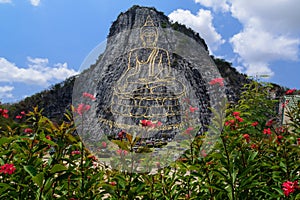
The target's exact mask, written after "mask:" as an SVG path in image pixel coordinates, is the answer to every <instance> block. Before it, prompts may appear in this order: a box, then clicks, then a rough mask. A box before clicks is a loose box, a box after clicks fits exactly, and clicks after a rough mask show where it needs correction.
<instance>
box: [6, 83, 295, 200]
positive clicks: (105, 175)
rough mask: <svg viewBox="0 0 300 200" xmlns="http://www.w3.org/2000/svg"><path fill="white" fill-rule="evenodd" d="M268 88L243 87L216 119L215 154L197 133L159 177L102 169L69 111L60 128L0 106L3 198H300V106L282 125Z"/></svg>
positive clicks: (39, 115)
mask: <svg viewBox="0 0 300 200" xmlns="http://www.w3.org/2000/svg"><path fill="white" fill-rule="evenodd" d="M220 87H222V86H221V85H220ZM270 89H271V88H270V87H269V85H267V84H262V83H257V82H252V83H250V84H248V85H245V87H244V92H243V93H242V95H241V98H240V100H239V102H238V104H235V105H228V106H227V108H226V112H225V113H226V116H222V115H223V114H222V113H216V115H215V116H216V117H215V118H214V119H213V123H212V124H213V125H212V127H211V130H213V131H214V132H215V133H216V135H220V136H219V137H217V138H213V139H214V140H216V141H217V142H216V143H215V145H214V148H213V150H212V151H211V152H205V151H204V150H200V149H201V146H202V143H203V139H204V138H205V134H204V135H202V136H198V137H197V138H195V139H194V141H193V143H192V144H191V146H190V150H188V151H186V153H185V154H184V155H182V157H181V158H180V159H178V160H177V161H176V162H174V163H172V164H171V166H169V167H165V168H159V167H160V163H157V167H158V168H159V170H158V173H156V174H146V173H144V174H135V173H132V174H131V173H127V172H120V171H116V170H111V169H109V168H108V167H105V166H102V165H101V164H99V163H98V162H97V158H96V157H95V156H93V155H92V154H91V153H90V152H89V150H88V149H86V148H85V147H84V146H83V145H82V142H81V140H80V138H79V137H78V136H77V134H76V128H75V127H74V123H73V120H72V117H71V114H70V113H68V112H67V113H66V114H65V116H66V118H67V119H68V120H66V121H64V122H63V123H61V124H55V123H53V122H51V121H50V120H49V119H48V118H46V117H44V116H43V115H42V110H39V109H38V108H34V110H33V111H32V112H27V111H24V112H22V113H19V114H18V115H17V116H9V110H7V109H5V108H2V107H1V108H0V113H1V116H0V120H1V123H0V124H1V136H0V199H22V200H23V199H30V200H32V199H68V200H71V199H72V200H75V199H129V200H132V199H170V200H174V199H262V200H264V199H300V192H299V191H300V187H299V184H298V180H299V173H300V159H299V158H300V157H299V155H300V148H299V147H300V146H299V145H300V135H299V134H300V105H299V104H298V106H296V107H293V108H290V109H289V111H288V115H289V117H290V119H291V121H290V122H289V124H286V125H281V124H280V122H279V120H278V117H277V116H276V105H278V102H277V101H275V100H273V99H272V98H271V97H270V95H269V92H268V91H269V90H270ZM220 103H225V102H220ZM282 106H286V105H285V104H283V105H282ZM73 109H75V108H73ZM77 109H78V108H77ZM84 109H88V107H84ZM81 112H83V110H81ZM213 112H214V111H213ZM9 119H14V121H15V122H12V120H9ZM223 119H224V120H223ZM16 122H18V123H16ZM192 130H193V127H190V130H189V131H192ZM186 133H187V134H189V132H188V131H187V132H186ZM122 137H123V136H122ZM124 137H126V136H124ZM128 137H129V136H128ZM108 145H109V144H107V143H106V142H102V147H101V148H104V149H105V148H108ZM125 152H126V151H125V150H122V149H120V151H119V155H120V156H126V153H125Z"/></svg>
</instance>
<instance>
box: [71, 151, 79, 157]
mask: <svg viewBox="0 0 300 200" xmlns="http://www.w3.org/2000/svg"><path fill="white" fill-rule="evenodd" d="M71 154H72V156H74V155H80V154H81V153H80V151H78V150H75V151H72V152H71Z"/></svg>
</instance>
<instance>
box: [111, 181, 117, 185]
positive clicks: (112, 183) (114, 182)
mask: <svg viewBox="0 0 300 200" xmlns="http://www.w3.org/2000/svg"><path fill="white" fill-rule="evenodd" d="M109 184H110V185H111V186H116V185H117V182H116V181H112V182H109Z"/></svg>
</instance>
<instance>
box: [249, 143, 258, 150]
mask: <svg viewBox="0 0 300 200" xmlns="http://www.w3.org/2000/svg"><path fill="white" fill-rule="evenodd" d="M250 147H251V149H257V148H258V146H257V145H256V144H251V146H250Z"/></svg>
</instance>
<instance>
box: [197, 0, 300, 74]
mask: <svg viewBox="0 0 300 200" xmlns="http://www.w3.org/2000/svg"><path fill="white" fill-rule="evenodd" d="M195 2H198V3H200V4H202V5H203V6H206V7H210V8H212V9H213V10H214V11H216V10H220V9H221V10H222V11H226V10H227V11H228V12H230V13H231V15H232V16H233V17H234V18H236V19H237V20H238V21H239V22H240V23H241V24H242V26H243V29H242V30H241V31H240V32H239V33H237V34H235V35H233V36H232V38H231V39H230V43H231V44H232V47H233V50H234V52H235V53H237V54H238V55H239V57H240V60H241V63H240V64H243V65H244V66H245V67H246V68H247V69H246V72H248V73H252V74H249V75H256V74H253V73H258V72H260V73H268V74H269V75H273V72H272V70H271V69H270V66H269V64H270V63H271V62H273V61H277V60H297V59H298V55H299V45H300V23H299V19H300V12H299V10H300V4H299V0H272V2H271V3H270V1H269V0H251V1H241V0H222V1H220V2H221V3H220V5H219V7H218V5H217V3H216V0H213V1H208V0H195ZM218 2H219V1H218ZM226 5H227V6H228V9H227V6H226Z"/></svg>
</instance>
